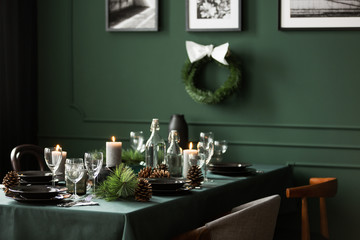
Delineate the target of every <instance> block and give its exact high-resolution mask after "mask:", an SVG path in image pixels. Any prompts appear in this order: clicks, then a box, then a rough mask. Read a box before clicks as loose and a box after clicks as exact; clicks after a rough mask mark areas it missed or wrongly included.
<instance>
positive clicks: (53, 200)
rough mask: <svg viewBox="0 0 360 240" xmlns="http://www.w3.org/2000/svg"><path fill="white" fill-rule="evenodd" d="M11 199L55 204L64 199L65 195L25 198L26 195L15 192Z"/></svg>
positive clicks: (22, 201)
mask: <svg viewBox="0 0 360 240" xmlns="http://www.w3.org/2000/svg"><path fill="white" fill-rule="evenodd" d="M11 198H12V199H14V200H15V201H18V202H21V203H36V204H57V203H59V202H61V201H63V200H64V199H66V198H67V196H63V195H56V196H54V197H52V198H46V199H42V198H39V199H36V198H26V197H22V196H21V195H19V194H17V195H15V196H12V197H11Z"/></svg>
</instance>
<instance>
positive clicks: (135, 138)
mask: <svg viewBox="0 0 360 240" xmlns="http://www.w3.org/2000/svg"><path fill="white" fill-rule="evenodd" d="M130 146H131V147H132V149H134V150H135V151H138V152H141V153H142V152H144V151H145V144H144V133H143V131H138V132H133V131H132V132H130Z"/></svg>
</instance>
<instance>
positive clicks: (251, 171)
mask: <svg viewBox="0 0 360 240" xmlns="http://www.w3.org/2000/svg"><path fill="white" fill-rule="evenodd" d="M210 172H211V173H212V174H218V175H224V176H237V177H242V176H244V177H245V176H251V175H254V174H256V169H255V168H245V169H243V170H241V171H228V170H226V171H221V170H217V169H216V170H210Z"/></svg>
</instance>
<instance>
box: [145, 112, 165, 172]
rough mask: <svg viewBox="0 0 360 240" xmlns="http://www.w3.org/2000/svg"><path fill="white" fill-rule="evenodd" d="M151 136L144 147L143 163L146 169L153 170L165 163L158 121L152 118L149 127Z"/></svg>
mask: <svg viewBox="0 0 360 240" xmlns="http://www.w3.org/2000/svg"><path fill="white" fill-rule="evenodd" d="M150 131H151V136H150V138H149V139H148V140H147V142H146V145H145V162H146V166H147V167H152V168H155V167H157V165H158V164H161V163H165V161H164V160H165V153H166V144H165V141H164V139H162V138H161V136H160V134H159V131H160V125H159V119H157V118H154V119H153V120H152V123H151V127H150Z"/></svg>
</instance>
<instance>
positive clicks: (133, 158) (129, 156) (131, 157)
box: [121, 148, 145, 165]
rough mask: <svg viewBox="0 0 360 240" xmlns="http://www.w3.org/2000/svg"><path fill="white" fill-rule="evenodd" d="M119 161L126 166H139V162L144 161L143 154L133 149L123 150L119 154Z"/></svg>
mask: <svg viewBox="0 0 360 240" xmlns="http://www.w3.org/2000/svg"><path fill="white" fill-rule="evenodd" d="M121 160H122V162H123V163H125V164H126V165H139V164H140V162H141V161H144V160H145V156H144V154H143V153H140V152H139V151H135V150H133V149H131V148H130V149H123V150H122V153H121Z"/></svg>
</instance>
